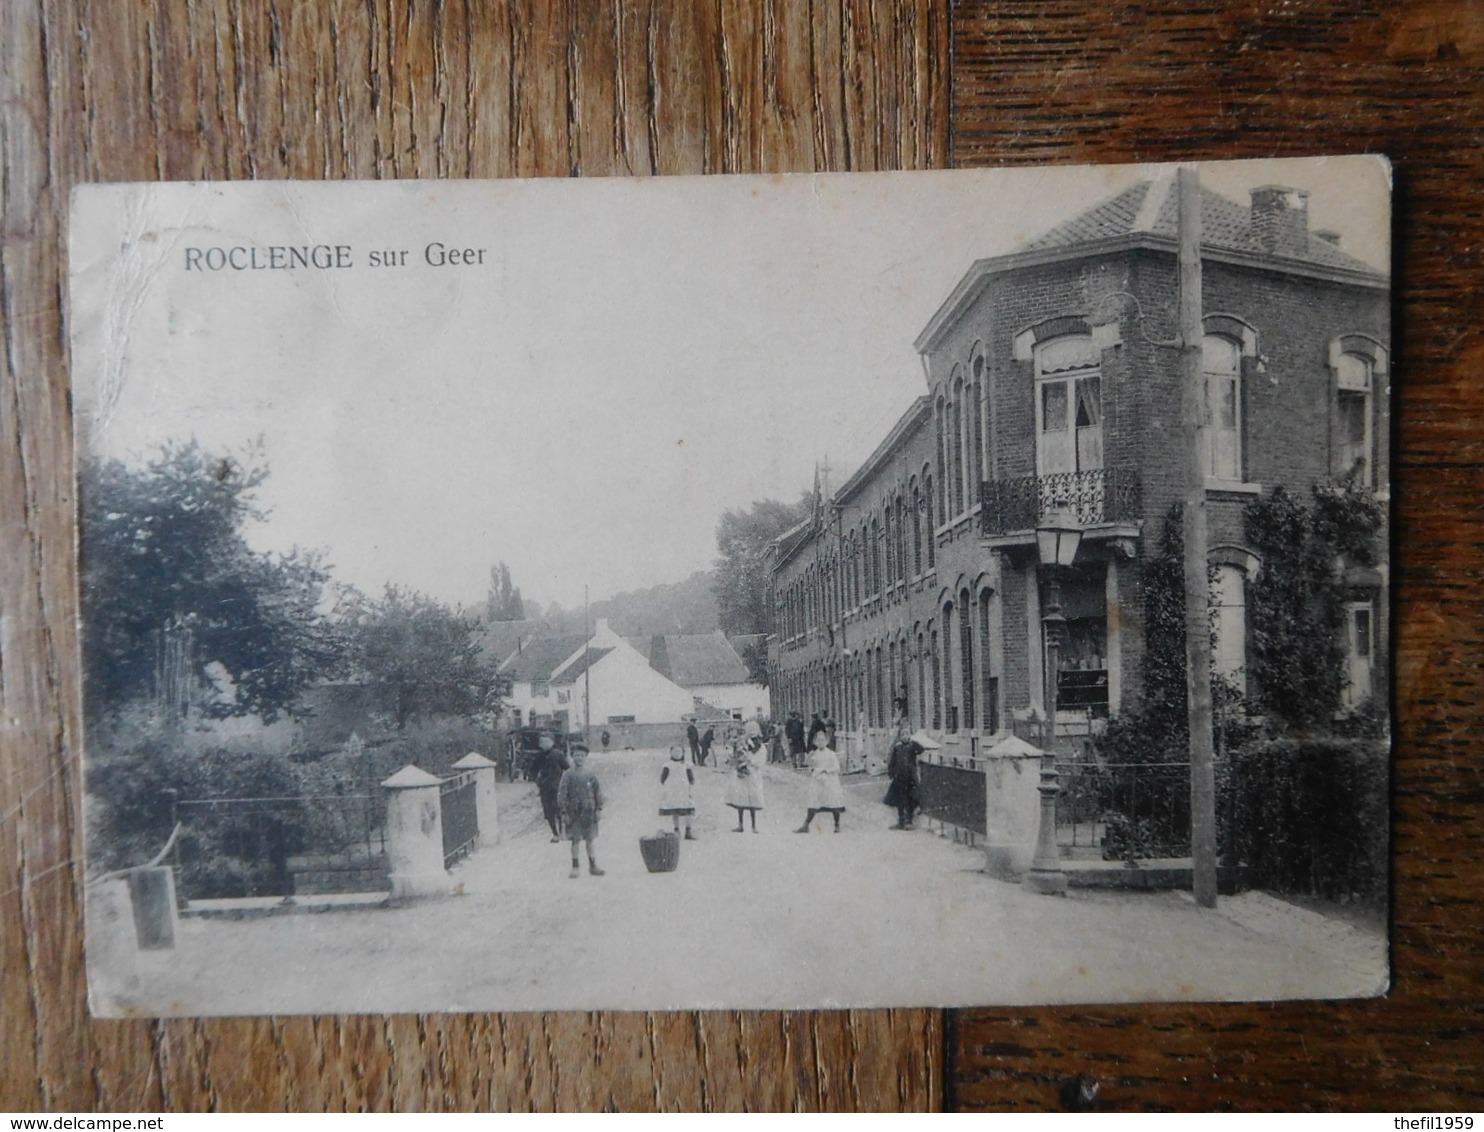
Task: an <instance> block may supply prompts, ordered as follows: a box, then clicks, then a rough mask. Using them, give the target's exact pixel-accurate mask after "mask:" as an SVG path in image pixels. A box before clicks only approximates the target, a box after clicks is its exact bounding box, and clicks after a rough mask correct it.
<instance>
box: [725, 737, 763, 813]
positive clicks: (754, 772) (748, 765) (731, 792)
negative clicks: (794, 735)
mask: <svg viewBox="0 0 1484 1132" xmlns="http://www.w3.org/2000/svg"><path fill="white" fill-rule="evenodd" d="M727 765H728V766H730V767H731V768H732V781H731V782H730V783H729V784H728V787H727V805H729V806H731V807H732V809H734V810H736V811H737V828H736V829H734V830H732V832H733V833H741V832H742V815H743V814H746V815H748V817H750V818H751V819H752V832H753V833H756V832H757V812H758V811H759V810H761V809H762V808H763V776H762V768H761V766H760V765H759V762H758V760H756V759H755V758H754V757H753V751H752V750H751V749H750V748H749V745H748V743H747V740H745V739H742V740H739V741H737V742H735V743H733V745H732V753H731V755H730V756H729V757H728V758H727Z"/></svg>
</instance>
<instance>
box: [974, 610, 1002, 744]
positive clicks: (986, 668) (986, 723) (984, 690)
mask: <svg viewBox="0 0 1484 1132" xmlns="http://www.w3.org/2000/svg"><path fill="white" fill-rule="evenodd" d="M993 600H994V592H993V591H992V590H988V589H983V590H980V591H979V673H980V690H981V696H980V705H979V715H980V719H981V721H982V726H983V728H984V730H985V731H998V730H999V729H1000V694H999V693H1000V689H999V681H998V680H996V679H995V675H994V672H993V670H992V669H991V667H990V657H991V656H992V655H993V650H992V649H991V648H990V641H989V634H990V631H991V618H990V606H991V603H992V602H993Z"/></svg>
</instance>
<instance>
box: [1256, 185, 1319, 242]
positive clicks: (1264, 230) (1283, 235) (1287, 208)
mask: <svg viewBox="0 0 1484 1132" xmlns="http://www.w3.org/2000/svg"><path fill="white" fill-rule="evenodd" d="M1252 238H1253V239H1254V240H1256V241H1257V246H1258V247H1260V248H1261V249H1262V250H1263V251H1265V252H1272V253H1274V254H1275V255H1302V254H1303V253H1304V252H1305V251H1307V250H1308V246H1309V194H1308V193H1306V192H1304V190H1303V189H1290V188H1288V187H1286V186H1284V185H1264V186H1262V188H1260V189H1253V190H1252Z"/></svg>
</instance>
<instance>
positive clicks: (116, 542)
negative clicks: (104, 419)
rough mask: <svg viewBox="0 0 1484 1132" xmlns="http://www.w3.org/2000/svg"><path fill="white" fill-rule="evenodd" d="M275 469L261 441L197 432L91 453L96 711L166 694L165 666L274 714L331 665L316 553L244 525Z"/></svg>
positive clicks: (84, 533) (232, 705)
mask: <svg viewBox="0 0 1484 1132" xmlns="http://www.w3.org/2000/svg"><path fill="white" fill-rule="evenodd" d="M267 475H268V470H267V468H266V467H265V466H263V465H262V464H261V463H260V462H259V461H258V459H257V454H256V453H255V452H252V451H249V452H248V453H247V454H246V455H245V456H244V457H243V458H241V459H239V458H236V457H234V456H232V455H214V454H211V453H208V452H206V451H204V450H203V449H202V448H201V447H200V446H199V445H198V444H197V443H196V442H195V441H191V442H190V443H188V444H184V445H176V444H171V445H167V446H166V447H165V448H164V449H163V450H162V451H161V452H160V454H159V455H158V456H157V457H155V458H154V459H153V460H152V461H150V462H149V463H148V464H146V465H145V466H144V467H143V468H135V467H130V466H128V465H126V464H124V463H123V462H121V461H118V460H105V461H91V460H90V461H87V462H85V463H84V464H83V466H82V469H81V472H80V481H81V490H82V516H81V553H82V617H83V641H84V657H85V665H86V673H85V674H86V691H87V707H88V712H89V715H90V716H91V717H93V718H95V719H96V718H98V717H100V716H102V715H106V714H108V713H110V712H112V711H116V710H118V709H119V708H121V707H122V706H124V705H125V704H127V703H129V702H131V701H134V700H138V699H140V698H143V697H149V696H154V697H156V698H157V699H158V698H159V697H161V696H162V693H163V689H162V683H163V682H164V681H165V679H166V678H167V677H170V678H173V679H175V680H178V681H183V682H185V683H188V684H189V685H190V686H191V687H192V688H193V689H194V690H199V691H201V692H204V693H205V694H204V695H201V696H199V697H195V696H193V697H192V698H193V699H196V698H198V699H199V701H200V703H201V706H202V709H203V710H204V711H206V712H208V713H209V714H215V715H220V716H227V715H246V714H250V713H257V714H259V715H261V716H263V718H265V719H267V720H269V721H270V722H271V721H272V720H273V719H275V718H276V717H277V716H278V715H279V714H280V713H282V712H284V711H291V710H292V709H293V708H294V706H295V704H296V702H297V700H298V697H299V695H300V693H301V692H302V691H303V690H304V689H305V687H306V686H307V685H308V684H309V683H310V682H311V681H312V680H314V679H315V678H316V677H317V676H318V675H320V674H321V673H322V672H324V671H325V670H326V669H327V668H329V667H330V666H332V665H333V663H334V661H335V656H336V639H335V636H334V633H333V630H332V627H331V625H330V622H329V619H328V617H327V616H326V614H325V613H324V612H323V610H322V599H323V597H324V593H325V586H326V583H327V582H328V581H329V575H328V573H327V572H326V569H325V567H324V565H323V564H322V562H321V561H320V559H319V557H318V556H317V555H315V554H313V553H306V552H303V551H300V550H297V549H296V550H294V551H292V552H291V553H289V554H286V555H281V554H265V553H261V552H259V551H255V550H253V549H252V548H251V547H250V546H249V545H248V543H247V540H246V539H245V538H244V537H243V533H242V531H243V527H244V525H245V524H246V523H247V522H248V520H250V519H258V518H262V513H261V512H260V511H259V509H258V508H257V506H256V503H255V499H254V497H255V494H256V492H257V489H258V488H259V487H260V486H261V485H262V483H263V481H264V480H265V479H266V478H267ZM167 661H168V662H170V664H169V665H167ZM167 668H168V669H169V670H168V671H167ZM223 675H224V676H225V680H223V679H221V678H220V677H221V676H223ZM224 685H229V686H224Z"/></svg>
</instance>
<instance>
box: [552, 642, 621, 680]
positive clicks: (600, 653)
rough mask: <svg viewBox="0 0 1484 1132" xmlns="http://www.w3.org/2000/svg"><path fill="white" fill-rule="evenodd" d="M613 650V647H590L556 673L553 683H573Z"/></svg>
mask: <svg viewBox="0 0 1484 1132" xmlns="http://www.w3.org/2000/svg"><path fill="white" fill-rule="evenodd" d="M612 651H613V649H612V648H611V647H610V648H606V649H603V648H596V647H593V648H589V649H588V650H587V651H586V652H584V653H583V654H582V655H581V656H579V657H578V658H577V659H576V660H574V661H573V662H572V663H571V664H569V665H567V667H566V668H563V669H562V670H561V671H560V672H558V673H556V674H555V675H554V676H553V677H552V683H553V684H571V683H573V682H575V681H576V680H578V679H579V678H580V677H581V676H582V674H583V673H584V672H586V671H587V670H588V669H589V668H591V667H592V666H593V665H595V664H597V663H598V661H600V660H602V659H603V658H604V657H605V656H607V655H608V654H609V653H611V652H612Z"/></svg>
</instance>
